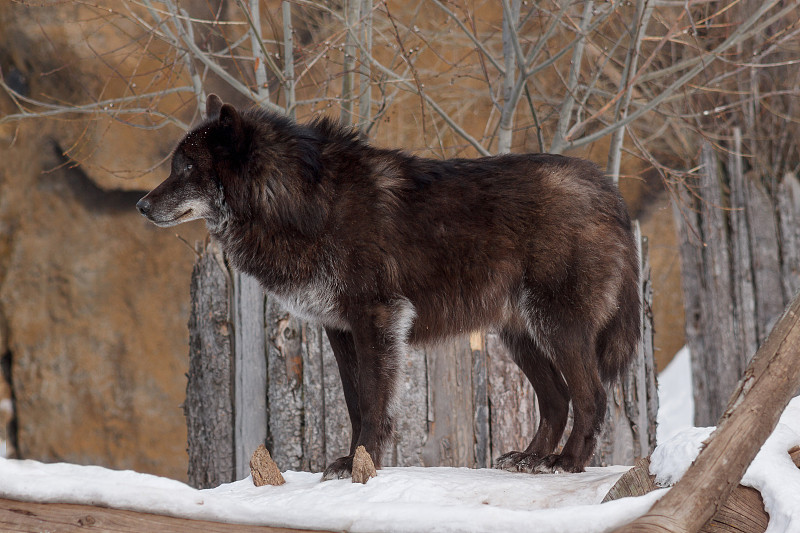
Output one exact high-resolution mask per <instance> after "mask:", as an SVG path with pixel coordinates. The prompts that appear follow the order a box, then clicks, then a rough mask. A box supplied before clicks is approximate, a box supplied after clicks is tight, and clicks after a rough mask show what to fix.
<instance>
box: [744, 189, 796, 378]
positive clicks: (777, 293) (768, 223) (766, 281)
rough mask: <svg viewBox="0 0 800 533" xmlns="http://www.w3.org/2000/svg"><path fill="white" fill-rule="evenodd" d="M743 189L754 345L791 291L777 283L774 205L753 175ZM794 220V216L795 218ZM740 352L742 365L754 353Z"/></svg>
mask: <svg viewBox="0 0 800 533" xmlns="http://www.w3.org/2000/svg"><path fill="white" fill-rule="evenodd" d="M745 184H746V187H747V189H746V193H747V202H746V204H745V205H746V208H747V223H748V229H749V231H750V246H751V249H752V260H753V281H754V285H755V311H756V313H755V321H756V332H757V335H758V345H760V344H761V343H762V342H764V340H765V339H766V337H767V333H769V330H770V327H771V326H772V325H773V324H774V323H775V321H776V320H777V319H778V317H780V315H781V312H782V311H783V308H784V306H785V305H786V303H787V302H788V300H789V298H790V297H791V296H792V295H793V293H792V294H788V295H785V294H784V293H783V286H782V284H781V263H780V250H779V247H778V231H779V230H778V225H777V222H776V220H775V207H774V206H773V204H772V199H771V198H770V197H769V194H768V193H767V191H766V190H765V189H764V187H763V186H762V185H761V184H760V183H759V182H758V181H756V180H755V179H748V180H746V182H745ZM795 220H796V219H795ZM758 345H757V346H755V347H754V348H753V349H752V350H748V351H746V352H743V353H742V356H743V361H742V362H743V365H746V364H747V360H748V359H749V358H750V356H751V355H752V354H753V353H755V348H757V347H758Z"/></svg>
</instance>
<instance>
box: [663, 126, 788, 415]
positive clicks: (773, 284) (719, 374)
mask: <svg viewBox="0 0 800 533" xmlns="http://www.w3.org/2000/svg"><path fill="white" fill-rule="evenodd" d="M727 148H728V156H727V157H724V158H720V157H719V156H718V155H717V153H715V151H714V149H713V148H712V146H711V145H710V144H709V143H705V144H704V145H703V148H702V151H701V165H702V169H701V171H700V172H699V173H698V175H697V177H696V179H694V180H692V181H687V183H686V184H685V187H679V188H678V191H679V193H678V198H677V202H675V203H674V206H675V220H676V223H677V225H678V233H679V237H680V241H681V245H680V246H681V269H682V279H683V294H684V305H685V308H686V336H687V343H688V345H689V349H690V351H691V354H692V381H693V387H694V405H695V424H696V425H698V426H709V425H714V424H715V423H716V421H717V419H718V418H719V416H720V415H721V414H722V413H723V411H724V409H725V405H726V403H727V401H728V398H729V397H730V395H731V393H732V392H733V391H734V389H735V388H736V383H737V382H738V381H739V378H741V376H742V374H743V373H744V370H745V368H746V367H747V363H748V360H749V358H750V357H751V356H752V354H754V353H755V352H756V349H757V348H758V346H759V345H760V344H761V343H762V342H763V341H764V338H765V337H766V334H767V333H768V332H769V330H770V328H771V326H772V325H773V323H774V321H775V320H776V319H777V318H778V317H779V316H780V314H781V312H782V311H783V309H784V307H785V306H786V305H787V304H788V303H789V301H790V300H791V298H792V296H793V295H794V294H796V293H797V291H798V289H800V226H798V224H797V221H799V220H800V182H798V180H797V177H796V176H794V175H793V174H787V175H786V176H783V177H782V179H780V180H776V181H775V183H773V184H771V186H770V188H769V190H768V188H767V187H765V186H764V183H763V182H762V180H761V179H760V176H758V175H757V174H756V173H754V172H745V164H744V161H743V157H742V149H741V136H740V133H739V131H738V129H737V130H735V131H734V136H733V142H732V143H731V146H729V147H727Z"/></svg>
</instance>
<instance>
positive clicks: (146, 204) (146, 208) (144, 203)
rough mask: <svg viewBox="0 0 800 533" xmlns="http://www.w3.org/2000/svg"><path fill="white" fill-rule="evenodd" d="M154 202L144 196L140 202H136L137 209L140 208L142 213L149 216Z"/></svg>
mask: <svg viewBox="0 0 800 533" xmlns="http://www.w3.org/2000/svg"><path fill="white" fill-rule="evenodd" d="M152 207H153V204H151V203H150V200H148V199H146V198H142V199H141V200H139V201H138V202H136V209H138V210H139V212H140V213H141V214H143V215H144V216H147V215H148V214H149V213H150V209H152Z"/></svg>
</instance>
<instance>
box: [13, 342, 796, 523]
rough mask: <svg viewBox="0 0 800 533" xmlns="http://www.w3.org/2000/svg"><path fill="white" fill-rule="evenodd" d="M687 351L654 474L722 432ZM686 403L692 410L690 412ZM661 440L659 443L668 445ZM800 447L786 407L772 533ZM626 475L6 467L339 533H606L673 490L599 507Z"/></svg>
mask: <svg viewBox="0 0 800 533" xmlns="http://www.w3.org/2000/svg"><path fill="white" fill-rule="evenodd" d="M688 367H689V365H688V354H686V353H682V354H680V356H679V357H677V358H676V359H675V362H674V363H673V364H671V365H670V367H668V369H667V370H665V372H663V373H662V374H661V376H660V386H659V396H660V399H661V402H662V405H663V406H664V409H663V411H662V412H659V423H661V424H663V427H662V429H661V430H660V431H659V439H661V438H662V436H663V438H664V439H665V440H664V441H663V443H661V444H660V445H659V447H658V449H657V450H656V452H655V453H654V454H653V468H652V471H653V473H655V474H656V475H657V476H658V479H659V480H662V481H664V482H666V483H669V482H674V481H675V480H677V479H679V478H680V476H681V475H682V474H683V472H684V471H685V470H686V468H688V466H689V464H691V461H692V460H693V459H694V457H695V456H696V454H697V452H698V450H699V448H700V444H701V442H702V441H703V440H704V439H705V438H707V436H708V435H709V434H710V432H711V430H712V429H713V428H691V424H690V422H689V421H690V420H691V412H692V407H691V403H690V402H691V390H690V382H691V379H690V376H689V375H688V373H687V369H688ZM687 401H688V402H689V403H688V404H687ZM660 442H661V441H660ZM799 444H800V397H798V398H795V399H794V400H793V402H792V403H791V404H790V406H789V407H788V408H787V410H786V412H785V413H784V415H783V417H782V418H781V423H780V424H779V425H778V427H777V428H776V430H775V432H774V433H773V436H772V437H771V438H770V440H768V441H767V443H766V444H765V445H764V447H763V448H762V451H761V453H760V454H759V456H758V457H757V458H756V460H755V461H754V462H753V464H752V465H751V467H750V469H749V470H748V472H747V474H746V476H745V479H744V483H745V484H747V485H750V486H754V487H756V488H757V489H759V490H760V491H761V492H762V494H763V495H764V499H765V504H766V508H767V511H768V512H769V513H770V528H769V530H768V531H769V532H770V533H777V532H784V531H800V498H798V496H797V495H798V494H800V470H798V469H797V468H796V467H794V465H793V464H792V463H791V460H790V459H789V456H788V454H787V453H786V451H787V450H788V449H790V448H791V447H793V446H795V445H799ZM627 468H628V467H621V466H615V467H607V468H589V469H587V471H586V472H585V473H582V474H571V475H569V474H561V475H539V476H534V475H527V474H511V473H508V472H501V471H497V470H490V469H481V470H471V469H466V468H386V469H384V470H381V471H379V472H378V477H377V478H374V479H371V480H370V481H369V482H368V483H367V484H366V485H359V484H353V483H350V482H349V481H347V480H341V481H328V482H325V483H320V482H319V479H320V474H310V473H306V472H285V473H284V477H285V478H286V484H285V485H283V486H280V487H270V486H267V487H255V486H253V484H252V481H251V479H250V478H249V477H248V478H247V479H243V480H240V481H236V482H234V483H230V484H226V485H222V486H220V487H217V488H215V489H209V490H195V489H192V488H191V487H189V486H187V485H185V484H183V483H180V482H178V481H174V480H170V479H166V478H160V477H156V476H151V475H148V474H140V473H136V472H130V471H114V470H109V469H106V468H101V467H94V466H77V465H70V464H49V465H48V464H43V463H39V462H36V461H18V460H8V459H0V497H4V498H11V499H17V500H28V501H38V502H66V503H82V504H89V505H101V506H109V507H115V508H120V509H130V510H134V511H144V512H150V513H158V514H166V515H172V516H178V517H186V518H197V519H205V520H216V521H225V522H238V523H244V524H264V525H273V526H284V527H295V528H307V529H333V530H342V531H353V532H358V531H373V532H381V531H385V532H406V531H408V532H411V531H439V532H447V531H465V532H466V531H507V532H514V531H530V530H531V528H532V527H533V526H534V525H535V529H536V530H537V531H542V532H548V531H552V532H602V531H609V530H611V529H614V528H615V527H617V526H619V525H621V524H623V523H626V522H629V521H630V520H632V519H634V518H635V517H637V516H640V515H641V514H643V513H645V512H646V511H647V510H648V509H649V508H650V507H651V505H652V504H653V503H654V502H655V501H656V500H657V499H658V498H659V497H661V495H663V494H664V492H665V491H666V490H667V489H661V490H658V491H655V492H652V493H650V494H647V495H645V496H641V497H637V498H625V499H622V500H617V501H614V502H608V503H605V504H600V501H601V500H602V498H603V496H604V495H605V494H606V492H607V491H608V489H609V488H610V487H611V486H612V485H613V484H614V483H615V482H616V480H617V479H618V478H619V476H621V475H622V473H623V472H625V471H626V470H627Z"/></svg>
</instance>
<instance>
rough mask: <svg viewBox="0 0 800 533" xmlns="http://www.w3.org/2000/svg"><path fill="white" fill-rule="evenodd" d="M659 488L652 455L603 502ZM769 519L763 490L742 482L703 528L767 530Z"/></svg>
mask: <svg viewBox="0 0 800 533" xmlns="http://www.w3.org/2000/svg"><path fill="white" fill-rule="evenodd" d="M799 455H800V454H799ZM657 488H660V487H658V485H656V483H655V476H653V475H651V474H650V458H649V457H645V458H642V459H639V460H637V461H636V465H635V466H634V467H633V468H631V469H630V470H628V471H627V472H625V474H623V475H622V477H621V478H619V480H618V481H617V482H616V483H615V484H614V486H613V487H611V490H609V491H608V494H606V497H605V498H604V499H603V503H605V502H608V501H611V500H617V499H619V498H626V497H628V496H641V495H643V494H647V493H648V492H651V491H653V490H656V489H657ZM768 523H769V515H768V514H767V511H766V510H765V509H764V500H763V498H761V494H760V493H759V492H758V491H757V490H755V489H753V488H750V487H745V486H742V485H739V486H737V487H736V488H735V489H733V491H732V492H731V495H730V496H729V497H728V499H727V500H725V503H724V504H723V505H722V507H721V508H720V509H719V511H717V512H716V513H715V514H714V516H713V517H712V519H711V521H709V522H708V523H707V524H706V525H705V526H704V527H703V528H702V529H700V532H701V533H722V532H726V533H764V531H766V529H767V524H768Z"/></svg>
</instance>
